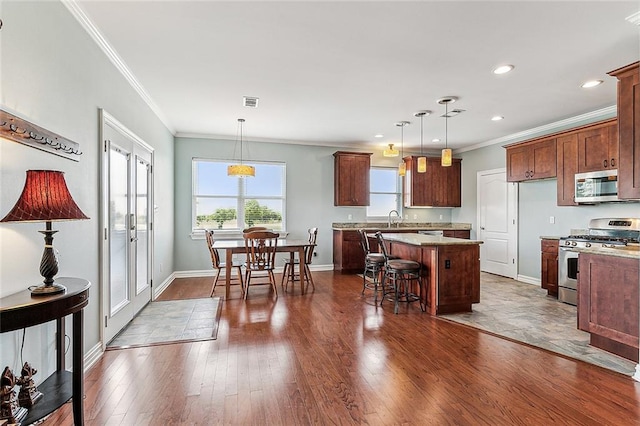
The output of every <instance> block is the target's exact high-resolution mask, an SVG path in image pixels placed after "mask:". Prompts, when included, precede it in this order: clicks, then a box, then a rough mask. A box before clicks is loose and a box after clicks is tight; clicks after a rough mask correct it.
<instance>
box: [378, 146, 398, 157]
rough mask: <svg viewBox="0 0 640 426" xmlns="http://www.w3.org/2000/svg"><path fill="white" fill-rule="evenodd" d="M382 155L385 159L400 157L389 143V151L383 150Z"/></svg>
mask: <svg viewBox="0 0 640 426" xmlns="http://www.w3.org/2000/svg"><path fill="white" fill-rule="evenodd" d="M382 155H383V156H385V157H397V156H398V155H400V153H399V152H398V150H397V149H395V148H394V147H393V144H392V143H390V144H389V149H385V150H384V151H382Z"/></svg>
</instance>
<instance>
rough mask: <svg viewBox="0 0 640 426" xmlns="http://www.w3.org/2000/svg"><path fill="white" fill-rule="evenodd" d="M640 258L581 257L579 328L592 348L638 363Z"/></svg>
mask: <svg viewBox="0 0 640 426" xmlns="http://www.w3.org/2000/svg"><path fill="white" fill-rule="evenodd" d="M639 265H640V262H638V259H634V258H625V257H616V256H608V255H601V254H592V253H585V252H582V253H580V255H579V256H578V328H579V329H580V330H583V331H587V332H589V333H590V334H591V338H590V344H591V345H592V346H595V347H598V348H600V349H604V350H606V351H609V352H612V353H614V354H616V355H619V356H622V357H624V358H627V359H630V360H632V361H635V362H638V336H639V331H640V325H639V318H638V296H639V292H638V287H639V285H638V273H639V272H640V271H639V267H638V266H639Z"/></svg>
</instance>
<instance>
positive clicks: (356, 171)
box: [351, 155, 371, 206]
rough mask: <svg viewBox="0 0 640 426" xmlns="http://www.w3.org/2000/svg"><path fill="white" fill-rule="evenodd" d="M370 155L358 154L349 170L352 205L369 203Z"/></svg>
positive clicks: (366, 204)
mask: <svg viewBox="0 0 640 426" xmlns="http://www.w3.org/2000/svg"><path fill="white" fill-rule="evenodd" d="M370 161H371V159H370V157H369V156H363V155H358V156H355V157H354V159H353V168H352V170H351V172H352V173H351V183H352V187H351V191H352V195H353V204H352V205H353V206H368V205H369V165H370Z"/></svg>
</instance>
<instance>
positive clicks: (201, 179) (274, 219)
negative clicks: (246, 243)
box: [192, 158, 286, 232]
mask: <svg viewBox="0 0 640 426" xmlns="http://www.w3.org/2000/svg"><path fill="white" fill-rule="evenodd" d="M230 164H232V163H230V162H228V161H219V160H205V159H195V158H194V159H193V191H192V194H193V208H192V214H193V217H192V229H193V231H194V232H197V231H201V230H203V229H218V230H226V231H230V232H234V231H235V232H237V231H240V230H242V229H244V228H247V227H249V226H266V227H267V228H270V229H273V230H274V231H285V230H286V226H285V223H286V222H285V206H286V194H285V192H286V189H285V176H286V165H285V164H284V163H254V162H252V163H247V164H251V165H252V166H254V167H255V168H256V176H255V177H249V178H237V177H234V176H227V166H229V165H230Z"/></svg>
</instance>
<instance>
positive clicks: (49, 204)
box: [0, 170, 89, 222]
mask: <svg viewBox="0 0 640 426" xmlns="http://www.w3.org/2000/svg"><path fill="white" fill-rule="evenodd" d="M77 219H89V218H88V217H87V216H86V215H85V214H84V213H82V210H80V207H78V205H77V204H76V202H75V201H73V197H71V194H70V193H69V189H68V188H67V183H66V182H65V180H64V172H60V171H56V170H27V180H26V182H25V184H24V189H23V190H22V194H21V195H20V198H19V199H18V201H17V202H16V205H15V206H13V209H11V211H10V212H9V213H7V215H6V216H5V217H4V218H2V220H0V222H43V221H58V220H77Z"/></svg>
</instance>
